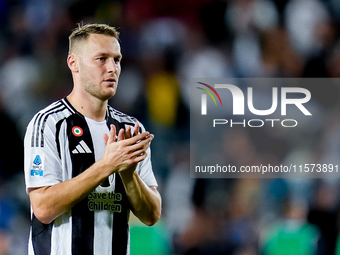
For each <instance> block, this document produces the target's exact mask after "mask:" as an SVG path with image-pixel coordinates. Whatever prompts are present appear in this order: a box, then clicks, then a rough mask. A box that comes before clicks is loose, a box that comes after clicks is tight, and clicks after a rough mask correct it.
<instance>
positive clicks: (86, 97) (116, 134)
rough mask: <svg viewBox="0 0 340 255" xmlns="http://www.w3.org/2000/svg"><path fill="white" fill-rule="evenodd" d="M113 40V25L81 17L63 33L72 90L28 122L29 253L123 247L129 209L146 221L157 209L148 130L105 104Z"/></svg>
mask: <svg viewBox="0 0 340 255" xmlns="http://www.w3.org/2000/svg"><path fill="white" fill-rule="evenodd" d="M118 40H119V34H118V32H117V31H116V29H115V28H113V27H110V26H107V25H102V24H88V25H79V26H78V28H77V29H75V30H74V31H73V32H72V34H71V35H70V37H69V43H70V45H69V55H68V58H67V64H68V67H69V68H70V70H71V73H72V78H73V82H74V86H73V90H72V92H71V93H70V94H69V95H68V96H67V97H65V98H63V99H61V100H59V101H57V102H55V103H52V104H51V105H50V106H48V107H46V108H45V109H43V110H41V111H40V112H38V113H37V114H36V115H35V116H34V117H33V119H32V120H31V122H30V123H29V125H28V127H27V131H26V135H25V181H26V189H27V192H28V194H29V197H30V201H31V205H32V206H31V209H32V210H31V212H32V218H31V219H32V225H31V231H30V238H29V254H30V255H33V254H34V255H47V254H63V255H64V254H72V255H86V254H91V255H92V254H95V255H108V254H124V255H125V254H129V242H130V237H129V226H128V219H129V212H130V210H131V211H132V212H133V213H134V214H135V215H136V216H137V217H138V218H139V219H140V220H141V221H142V222H143V223H145V224H146V225H148V226H151V225H153V224H155V223H156V222H157V221H158V220H159V218H160V216H161V197H160V195H159V193H158V191H157V181H156V179H155V177H154V174H153V171H152V167H151V159H150V148H149V147H150V143H151V141H152V139H153V138H154V136H153V135H152V134H150V133H149V132H147V131H146V130H145V129H144V127H143V125H142V124H141V123H140V122H139V121H138V120H136V119H135V118H133V117H130V116H128V115H126V114H124V113H121V112H119V111H117V110H115V109H114V108H112V107H111V106H109V105H108V100H109V99H110V98H111V97H112V96H113V95H115V93H116V90H117V85H118V79H119V75H120V72H121V66H120V63H121V59H122V55H121V50H120V44H119V41H118Z"/></svg>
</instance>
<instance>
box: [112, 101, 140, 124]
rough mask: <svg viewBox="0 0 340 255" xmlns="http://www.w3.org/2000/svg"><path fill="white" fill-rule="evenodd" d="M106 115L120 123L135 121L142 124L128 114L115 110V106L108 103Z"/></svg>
mask: <svg viewBox="0 0 340 255" xmlns="http://www.w3.org/2000/svg"><path fill="white" fill-rule="evenodd" d="M107 110H108V115H109V116H110V117H111V118H113V119H115V120H117V121H118V122H120V123H122V124H127V125H134V124H136V123H139V124H142V123H141V122H139V121H138V120H137V119H136V118H135V117H133V116H130V115H128V114H125V113H122V112H120V111H118V110H116V109H115V108H113V107H112V106H110V105H108V108H107Z"/></svg>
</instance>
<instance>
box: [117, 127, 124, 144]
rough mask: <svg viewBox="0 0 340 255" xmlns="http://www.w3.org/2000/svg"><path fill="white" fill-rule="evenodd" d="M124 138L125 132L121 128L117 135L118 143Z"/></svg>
mask: <svg viewBox="0 0 340 255" xmlns="http://www.w3.org/2000/svg"><path fill="white" fill-rule="evenodd" d="M124 138H125V130H124V129H123V128H121V129H120V130H119V133H118V141H122V140H124Z"/></svg>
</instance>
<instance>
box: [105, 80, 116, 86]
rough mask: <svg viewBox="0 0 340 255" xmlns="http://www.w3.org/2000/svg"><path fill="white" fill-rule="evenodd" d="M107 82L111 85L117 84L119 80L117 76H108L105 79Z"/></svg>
mask: <svg viewBox="0 0 340 255" xmlns="http://www.w3.org/2000/svg"><path fill="white" fill-rule="evenodd" d="M104 82H105V83H108V84H110V85H114V84H116V82H117V80H116V79H115V78H107V79H105V80H104Z"/></svg>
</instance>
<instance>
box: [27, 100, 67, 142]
mask: <svg viewBox="0 0 340 255" xmlns="http://www.w3.org/2000/svg"><path fill="white" fill-rule="evenodd" d="M60 106H61V104H60V101H57V102H55V103H54V104H52V105H51V107H52V108H50V109H48V110H46V111H45V112H40V113H38V114H37V116H36V117H35V120H34V123H33V129H32V138H31V147H38V145H34V133H36V144H37V143H38V141H39V138H38V135H39V129H38V127H39V125H40V124H38V123H40V119H41V118H42V116H43V115H44V114H46V113H49V112H50V111H51V110H54V109H55V108H57V107H60Z"/></svg>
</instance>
